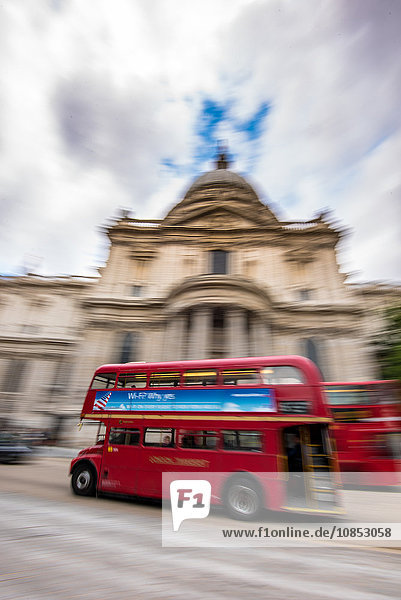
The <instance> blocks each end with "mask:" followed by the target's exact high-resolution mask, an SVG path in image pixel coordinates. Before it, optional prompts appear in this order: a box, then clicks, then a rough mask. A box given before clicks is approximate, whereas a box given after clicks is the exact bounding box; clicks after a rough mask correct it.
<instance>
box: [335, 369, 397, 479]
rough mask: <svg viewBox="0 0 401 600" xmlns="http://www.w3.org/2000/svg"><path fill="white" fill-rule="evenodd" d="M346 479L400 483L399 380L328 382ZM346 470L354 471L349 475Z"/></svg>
mask: <svg viewBox="0 0 401 600" xmlns="http://www.w3.org/2000/svg"><path fill="white" fill-rule="evenodd" d="M324 387H325V391H326V394H327V397H328V403H329V405H330V408H331V411H332V414H333V417H334V420H335V426H334V431H335V441H336V446H337V452H338V460H339V465H340V469H341V472H342V473H343V481H344V482H345V483H353V484H359V485H384V486H386V485H399V484H401V395H400V383H399V382H398V381H366V382H346V383H345V382H335V383H325V384H324ZM347 473H352V476H351V475H350V476H349V477H347Z"/></svg>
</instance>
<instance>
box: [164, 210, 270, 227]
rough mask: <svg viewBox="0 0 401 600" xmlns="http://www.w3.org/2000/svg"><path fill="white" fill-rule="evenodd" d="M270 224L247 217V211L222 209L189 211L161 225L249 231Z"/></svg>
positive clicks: (256, 217) (254, 217)
mask: <svg viewBox="0 0 401 600" xmlns="http://www.w3.org/2000/svg"><path fill="white" fill-rule="evenodd" d="M271 224H272V223H271V222H269V221H268V220H267V219H261V218H260V215H255V216H253V215H252V216H251V215H249V211H246V214H243V213H242V212H241V211H238V210H233V209H232V208H222V207H216V208H212V209H210V208H209V209H203V210H202V209H201V210H197V211H191V212H190V214H188V213H185V212H184V211H183V212H182V213H181V214H177V215H175V216H174V217H172V216H170V217H169V218H166V219H165V222H164V223H163V225H170V226H181V227H196V228H198V227H199V228H221V229H251V228H254V227H263V226H266V225H271Z"/></svg>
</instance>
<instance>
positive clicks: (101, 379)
mask: <svg viewBox="0 0 401 600" xmlns="http://www.w3.org/2000/svg"><path fill="white" fill-rule="evenodd" d="M116 375H117V374H116V373H98V374H97V375H95V377H94V379H93V381H92V385H91V390H107V389H109V388H113V387H114V385H115V383H116Z"/></svg>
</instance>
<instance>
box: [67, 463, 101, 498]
mask: <svg viewBox="0 0 401 600" xmlns="http://www.w3.org/2000/svg"><path fill="white" fill-rule="evenodd" d="M71 487H72V489H73V492H74V494H77V495H78V496H94V494H95V487H96V476H95V472H94V469H93V467H91V466H90V465H88V464H82V465H77V466H76V467H75V469H74V471H73V473H72V479H71Z"/></svg>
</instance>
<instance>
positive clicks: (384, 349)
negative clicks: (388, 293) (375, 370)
mask: <svg viewBox="0 0 401 600" xmlns="http://www.w3.org/2000/svg"><path fill="white" fill-rule="evenodd" d="M375 344H376V349H377V356H378V359H379V364H380V367H381V370H382V374H383V378H384V379H400V380H401V305H400V306H393V307H391V308H388V309H387V310H386V312H385V326H384V329H383V331H382V332H381V333H380V335H379V336H378V338H377V339H376V341H375Z"/></svg>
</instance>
